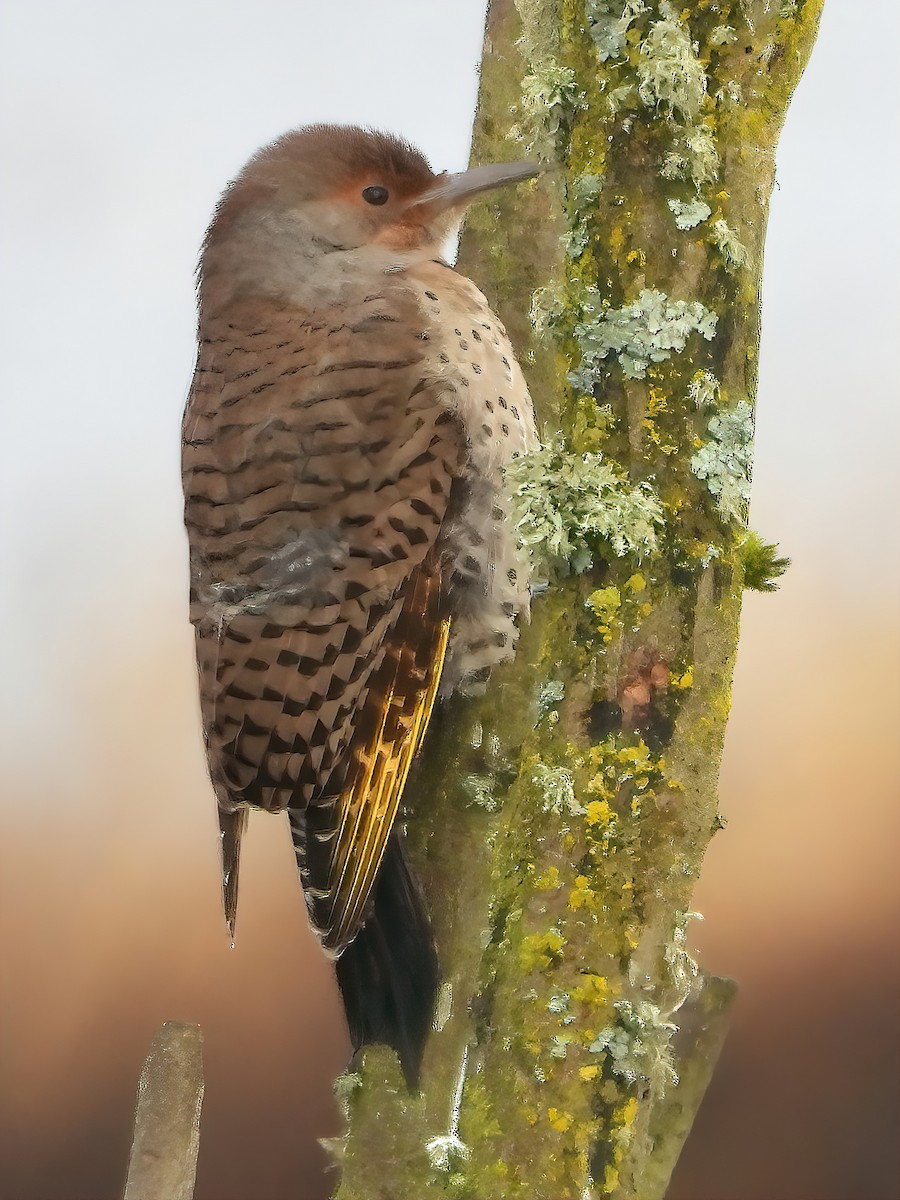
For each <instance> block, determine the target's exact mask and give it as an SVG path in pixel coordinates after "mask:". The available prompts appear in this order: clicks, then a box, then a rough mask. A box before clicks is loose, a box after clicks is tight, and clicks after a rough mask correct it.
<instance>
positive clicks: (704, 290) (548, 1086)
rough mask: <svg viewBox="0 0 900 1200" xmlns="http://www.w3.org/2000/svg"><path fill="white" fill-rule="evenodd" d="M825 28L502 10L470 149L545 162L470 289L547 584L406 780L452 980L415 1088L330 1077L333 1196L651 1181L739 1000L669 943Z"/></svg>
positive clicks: (754, 575)
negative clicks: (514, 407)
mask: <svg viewBox="0 0 900 1200" xmlns="http://www.w3.org/2000/svg"><path fill="white" fill-rule="evenodd" d="M820 9H821V0H789V2H783V3H771V2H770V0H718V2H717V3H716V4H715V5H712V4H709V3H706V0H700V2H699V3H697V4H694V5H692V6H690V7H689V8H684V7H681V8H677V7H676V6H675V5H673V4H671V3H669V2H668V0H495V2H494V3H492V4H491V7H490V10H489V13H488V21H487V30H486V36H485V50H484V62H483V69H482V80H481V92H480V97H479V105H478V114H477V119H476V129H475V141H474V148H473V160H474V161H475V162H492V161H500V160H503V159H509V158H520V157H522V154H523V151H525V152H527V153H531V154H538V155H540V156H542V157H544V158H545V159H546V160H547V161H548V162H551V163H554V164H558V166H559V168H560V169H559V170H555V171H552V172H549V173H548V174H547V175H545V176H544V177H543V178H542V179H540V180H538V181H536V182H534V183H532V184H530V185H528V186H527V187H524V188H520V189H518V190H517V192H516V194H514V195H502V194H498V196H497V197H496V198H494V199H492V200H491V201H490V202H489V203H487V204H485V205H482V206H479V207H477V208H476V209H474V210H473V213H472V216H471V219H470V221H469V223H468V226H467V230H466V234H465V236H464V239H463V242H462V246H461V251H460V269H461V270H462V271H464V272H465V273H466V274H468V275H470V276H471V277H472V278H474V279H475V280H476V281H477V282H478V283H479V284H480V285H481V286H482V287H483V288H484V290H485V292H486V293H487V295H488V297H489V299H490V300H491V302H492V303H493V305H494V306H495V307H496V308H497V309H498V310H499V312H500V314H501V316H502V317H503V319H504V321H505V323H506V324H507V327H508V329H509V332H510V334H511V337H512V339H513V342H514V344H515V346H516V348H517V352H518V354H519V355H520V358H521V361H522V363H523V366H524V367H525V369H526V373H527V375H528V379H529V386H530V388H531V392H532V395H533V397H534V399H535V403H536V407H537V411H538V417H539V422H540V424H541V428H542V431H543V437H544V442H545V449H544V450H543V451H541V454H542V455H543V458H540V459H536V460H534V462H533V463H532V464H530V465H529V464H527V463H523V464H522V465H521V466H520V467H518V468H517V470H516V471H515V472H513V473H512V475H511V478H510V480H509V484H510V488H511V490H512V491H513V492H514V493H515V495H516V497H517V503H518V504H519V519H520V529H521V531H522V532H523V536H524V538H525V540H527V541H529V542H530V543H531V544H532V549H533V550H534V551H535V552H536V553H538V554H539V555H541V556H542V557H543V560H544V563H545V570H546V578H547V579H548V580H549V582H550V585H551V586H550V587H549V589H548V590H547V591H546V593H545V594H543V595H541V596H539V597H538V598H537V599H536V601H535V604H534V613H533V618H532V622H531V624H530V625H529V626H528V627H527V628H526V629H525V630H524V631H523V635H522V640H521V645H520V650H519V654H518V657H517V660H516V662H515V663H514V664H512V665H511V666H510V667H509V668H507V669H505V670H503V671H502V672H498V673H497V676H496V678H495V679H494V680H493V681H492V684H491V687H490V689H489V691H488V693H487V694H486V695H485V696H484V697H483V698H481V699H479V700H477V701H463V700H457V701H453V702H451V703H449V704H448V705H446V706H444V708H443V709H441V710H440V711H439V712H438V713H437V714H436V717H435V719H434V722H433V726H432V729H431V731H430V733H429V738H428V740H427V744H426V748H425V753H424V755H423V756H422V759H421V761H420V762H419V763H418V764H417V767H416V770H415V773H414V776H413V777H412V778H411V780H410V784H409V786H408V790H407V795H408V798H409V815H408V825H409V836H410V841H411V845H412V849H413V856H414V859H415V862H416V866H417V869H418V871H419V873H420V875H421V877H422V879H423V881H424V883H425V888H426V894H427V895H428V897H429V899H430V903H431V909H432V915H433V919H434V924H435V929H436V934H437V940H438V946H439V951H440V957H441V962H442V965H443V969H444V975H445V984H444V990H443V993H442V996H441V1003H440V1005H439V1012H438V1019H437V1022H436V1029H435V1033H434V1035H433V1036H432V1038H431V1040H430V1042H429V1045H428V1047H427V1050H426V1056H425V1062H424V1068H423V1074H422V1090H421V1092H420V1093H419V1094H415V1095H412V1094H410V1093H409V1092H408V1091H407V1089H406V1087H405V1086H404V1084H403V1080H402V1077H401V1075H400V1071H399V1067H398V1066H397V1063H396V1061H395V1060H394V1058H393V1056H392V1055H391V1054H390V1053H389V1052H387V1051H386V1050H382V1049H379V1048H376V1049H373V1050H369V1051H367V1052H366V1053H365V1055H364V1056H363V1060H362V1065H361V1067H360V1070H359V1072H358V1073H357V1074H354V1075H352V1076H346V1077H344V1078H343V1079H342V1080H341V1081H340V1091H341V1095H342V1098H343V1099H344V1101H345V1103H346V1108H347V1114H348V1118H349V1126H348V1132H347V1136H346V1137H345V1138H344V1139H342V1140H341V1142H340V1143H339V1144H338V1145H337V1146H336V1147H335V1149H336V1152H337V1154H338V1156H339V1157H340V1158H341V1160H342V1179H341V1183H340V1186H339V1188H338V1191H337V1193H336V1195H337V1198H338V1200H374V1198H375V1197H378V1198H382V1197H391V1198H395V1200H401V1198H402V1200H406V1198H408V1197H411V1196H416V1197H420V1196H421V1197H424V1196H437V1195H442V1196H443V1195H451V1196H457V1197H471V1198H473V1200H492V1198H494V1197H496V1198H497V1200H500V1198H501V1197H502V1198H512V1197H529V1198H534V1200H539V1198H543V1197H546V1198H547V1200H561V1198H562V1197H580V1198H585V1197H601V1196H612V1197H617V1198H620V1200H625V1198H638V1197H640V1198H641V1200H652V1198H654V1197H661V1196H662V1195H663V1193H664V1191H665V1187H666V1184H667V1181H668V1178H669V1174H670V1172H671V1170H672V1167H673V1166H674V1163H675V1161H676V1159H677V1156H678V1151H679V1149H680V1147H681V1144H682V1142H683V1140H684V1137H685V1136H686V1135H687V1132H688V1130H689V1128H690V1125H691V1122H692V1120H693V1117H694V1113H695V1112H696V1109H697V1106H698V1104H699V1102H700V1099H701V1097H702V1094H703V1091H704V1089H705V1087H706V1084H707V1082H708V1079H709V1076H710V1073H711V1071H712V1067H713V1064H714V1061H715V1057H716V1055H717V1053H718V1047H719V1045H720V1043H721V1037H722V1034H723V1030H724V1013H725V1012H726V1011H727V1006H728V1002H729V1000H730V996H731V993H732V988H731V986H730V985H728V984H727V983H725V982H723V981H716V980H708V979H707V980H701V979H700V978H698V974H697V968H696V966H695V964H694V963H693V962H692V960H691V958H690V956H689V954H688V952H687V949H686V932H685V930H686V925H687V922H688V920H689V919H690V917H691V915H692V914H691V913H690V900H691V893H692V891H693V888H694V883H695V881H696V879H697V875H698V872H699V869H700V863H701V860H702V858H703V854H704V852H705V849H706V846H707V844H708V842H709V839H710V837H711V836H712V834H713V833H714V832H715V830H716V829H717V828H719V827H720V821H719V818H718V816H717V799H716V786H717V776H718V769H719V761H720V757H721V752H722V745H723V739H724V733H725V723H726V720H727V716H728V708H729V696H730V686H731V675H732V668H733V664H734V657H735V651H736V645H737V634H738V619H739V613H740V600H741V592H742V589H743V587H744V585H745V582H746V583H748V584H750V585H751V586H756V587H759V586H760V585H761V584H762V585H763V586H765V585H766V583H767V581H768V583H769V585H771V581H772V579H773V578H774V577H776V576H777V575H778V574H779V572H780V570H781V569H783V566H784V562H783V560H778V559H777V556H776V553H775V550H774V548H772V547H767V546H765V544H764V543H762V542H761V541H760V539H758V538H757V539H755V540H753V539H752V538H750V539H748V534H747V528H746V509H747V500H748V496H749V481H750V464H751V452H752V432H753V406H754V403H755V392H756V376H757V370H756V364H757V360H758V344H759V285H760V273H761V266H762V254H763V241H764V233H765V224H766V216H767V206H768V200H769V195H770V192H771V188H772V183H773V179H774V151H775V145H776V142H777V138H778V133H779V130H780V128H781V124H782V121H783V119H784V115H785V112H786V109H787V105H788V102H789V99H790V96H791V94H792V92H793V89H794V87H795V86H796V83H797V81H798V79H799V77H800V75H801V73H802V70H803V67H804V65H805V63H806V60H807V57H808V55H809V52H810V50H811V47H812V43H813V41H814V38H815V33H816V29H817V25H818V19H819V14H820ZM592 481H593V483H592ZM592 487H593V491H592V490H591V489H592Z"/></svg>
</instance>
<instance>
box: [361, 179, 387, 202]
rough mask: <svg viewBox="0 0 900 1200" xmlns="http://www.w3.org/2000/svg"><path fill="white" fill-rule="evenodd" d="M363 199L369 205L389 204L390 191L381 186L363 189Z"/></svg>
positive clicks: (375, 185)
mask: <svg viewBox="0 0 900 1200" xmlns="http://www.w3.org/2000/svg"><path fill="white" fill-rule="evenodd" d="M362 198H363V200H365V202H366V203H367V204H387V201H388V190H387V188H386V187H382V186H381V185H380V184H377V183H376V184H374V185H373V186H372V187H367V188H363V193H362Z"/></svg>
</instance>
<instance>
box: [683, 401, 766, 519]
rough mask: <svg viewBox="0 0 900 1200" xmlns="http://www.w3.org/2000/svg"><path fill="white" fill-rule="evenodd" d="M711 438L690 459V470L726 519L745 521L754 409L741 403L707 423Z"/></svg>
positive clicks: (751, 461)
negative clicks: (704, 486)
mask: <svg viewBox="0 0 900 1200" xmlns="http://www.w3.org/2000/svg"><path fill="white" fill-rule="evenodd" d="M709 432H710V433H711V434H712V437H711V438H710V440H709V441H708V442H705V443H704V444H703V445H702V446H701V447H700V449H699V450H698V451H697V453H696V454H695V455H694V456H693V458H692V459H691V470H692V471H693V473H694V474H695V475H696V476H697V478H698V479H702V480H704V481H705V483H706V486H707V487H708V488H709V491H710V493H711V494H712V495H713V496H714V497H715V501H716V507H717V508H718V510H719V512H720V513H721V514H722V516H723V517H725V518H726V520H734V521H744V520H745V519H746V515H747V505H748V504H749V501H750V472H751V468H752V465H753V410H752V408H751V407H750V405H749V404H748V403H747V401H746V400H740V401H738V403H737V404H736V405H735V406H734V408H733V409H731V410H730V411H728V412H723V413H718V414H717V415H716V416H714V417H712V419H711V420H710V422H709Z"/></svg>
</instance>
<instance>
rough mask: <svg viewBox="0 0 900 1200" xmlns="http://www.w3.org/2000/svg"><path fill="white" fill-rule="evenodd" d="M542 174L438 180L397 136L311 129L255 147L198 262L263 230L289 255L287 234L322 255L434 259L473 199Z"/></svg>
mask: <svg viewBox="0 0 900 1200" xmlns="http://www.w3.org/2000/svg"><path fill="white" fill-rule="evenodd" d="M539 171H540V168H539V167H537V166H536V165H535V164H534V163H527V162H515V163H504V164H500V165H497V166H487V167H476V168H474V169H473V170H470V171H463V172H460V173H459V174H455V175H451V174H446V173H445V174H440V175H436V174H435V173H434V172H433V171H432V170H431V168H430V167H429V165H428V162H427V160H426V159H425V157H424V156H423V155H422V154H421V153H420V152H419V151H418V150H416V149H415V147H414V146H411V145H410V144H409V143H408V142H405V141H403V140H402V139H401V138H398V137H394V136H392V135H390V134H385V133H377V132H374V131H371V130H367V129H361V128H357V127H354V126H341V125H311V126H308V127H306V128H304V129H298V130H295V131H293V132H291V133H286V134H285V135H284V136H283V137H280V138H278V139H277V141H275V142H272V143H271V144H270V145H268V146H265V147H264V148H263V149H262V150H259V151H258V152H257V153H256V154H255V155H254V156H253V157H252V158H251V159H250V161H249V162H248V163H247V165H246V166H245V167H244V169H243V171H241V173H240V175H239V176H238V177H237V179H235V180H234V182H233V183H232V184H230V185H229V187H228V189H227V190H226V192H225V194H224V196H223V197H222V200H221V202H220V204H219V207H218V209H217V210H216V215H215V217H214V219H213V222H212V225H211V226H210V229H209V233H208V235H207V241H206V246H205V248H204V259H207V258H209V257H215V251H216V249H217V247H222V246H223V245H225V244H227V243H229V242H235V241H236V242H243V241H245V240H246V239H247V235H248V234H250V235H251V236H252V235H253V233H254V232H261V231H263V230H268V231H269V233H270V235H273V236H274V235H276V233H277V236H278V239H279V241H281V242H282V243H283V249H284V251H285V252H287V251H288V241H289V239H290V238H291V237H292V236H293V237H296V238H299V239H305V240H306V242H307V243H311V244H312V246H313V247H314V248H315V249H317V250H318V252H320V253H329V252H332V251H341V250H354V249H357V248H360V247H365V246H375V247H382V248H384V250H385V251H386V252H388V253H391V252H397V253H400V254H404V253H405V254H409V255H410V256H411V257H419V256H420V255H421V256H429V257H434V256H435V255H437V254H438V253H439V252H440V248H441V246H442V244H443V243H444V242H445V241H446V239H447V238H448V236H449V235H450V234H451V233H452V232H454V230H455V228H456V226H457V225H458V224H459V221H460V220H461V218H462V216H463V214H464V212H465V209H466V207H467V206H468V205H469V204H470V203H471V202H472V200H474V199H475V198H476V197H477V196H478V195H480V194H481V193H482V192H486V191H488V190H490V189H492V188H496V187H501V186H503V185H504V184H512V183H516V182H518V181H519V180H522V179H530V178H532V177H533V176H535V175H537V174H539ZM305 248H306V249H307V250H309V248H310V247H309V245H307V246H306V247H305ZM211 252H212V253H211Z"/></svg>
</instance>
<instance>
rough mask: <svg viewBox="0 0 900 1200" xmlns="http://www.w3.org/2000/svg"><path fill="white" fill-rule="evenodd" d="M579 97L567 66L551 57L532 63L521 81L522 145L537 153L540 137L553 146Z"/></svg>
mask: <svg viewBox="0 0 900 1200" xmlns="http://www.w3.org/2000/svg"><path fill="white" fill-rule="evenodd" d="M583 99H584V93H583V92H582V90H581V88H580V87H579V86H578V84H577V82H576V80H575V72H574V71H573V70H572V69H571V67H564V66H562V65H560V63H558V62H557V61H556V60H555V59H545V60H543V61H540V62H536V63H533V64H532V71H531V74H529V75H526V76H525V78H524V79H523V80H522V101H521V107H522V116H523V125H522V128H520V129H519V130H518V136H519V138H520V140H521V141H522V142H524V144H525V148H526V149H527V150H528V151H530V152H537V153H538V154H541V152H542V142H543V140H544V139H549V141H550V143H551V144H552V145H555V144H556V143H557V140H558V139H559V138H560V136H564V135H565V134H566V133H567V131H568V129H569V126H570V125H571V122H572V117H573V115H574V113H575V111H576V110H577V109H578V108H579V107H580V105H581V104H582V103H583Z"/></svg>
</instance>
